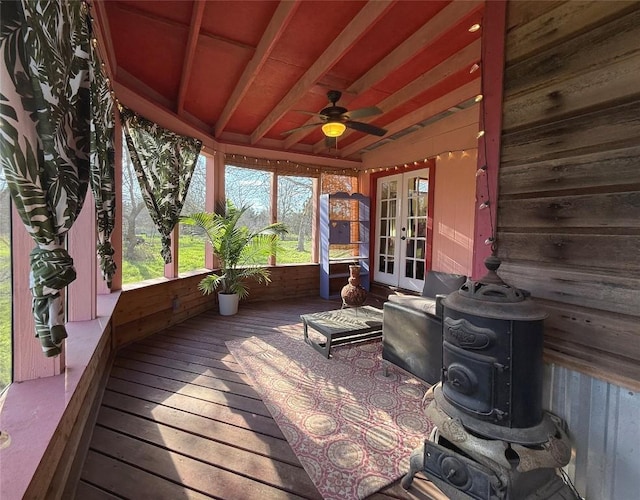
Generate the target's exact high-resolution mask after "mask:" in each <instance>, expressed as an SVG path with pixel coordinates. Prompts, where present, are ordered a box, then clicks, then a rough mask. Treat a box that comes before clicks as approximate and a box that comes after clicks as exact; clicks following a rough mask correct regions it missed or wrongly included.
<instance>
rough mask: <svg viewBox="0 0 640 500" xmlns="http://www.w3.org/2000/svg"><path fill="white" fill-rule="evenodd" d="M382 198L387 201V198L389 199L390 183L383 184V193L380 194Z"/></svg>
mask: <svg viewBox="0 0 640 500" xmlns="http://www.w3.org/2000/svg"><path fill="white" fill-rule="evenodd" d="M380 198H381V199H383V200H386V199H387V198H389V183H388V182H383V183H382V193H381V194H380Z"/></svg>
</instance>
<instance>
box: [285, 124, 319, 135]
mask: <svg viewBox="0 0 640 500" xmlns="http://www.w3.org/2000/svg"><path fill="white" fill-rule="evenodd" d="M318 125H324V123H322V122H318V123H307V124H306V125H302V126H301V127H296V128H292V129H291V130H285V131H284V132H282V133H281V134H280V135H289V134H293V133H294V132H297V131H298V130H304V129H305V128H310V127H317V126H318Z"/></svg>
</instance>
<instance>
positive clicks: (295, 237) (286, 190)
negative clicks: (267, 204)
mask: <svg viewBox="0 0 640 500" xmlns="http://www.w3.org/2000/svg"><path fill="white" fill-rule="evenodd" d="M312 219H313V179H312V178H311V177H297V176H289V175H282V176H279V177H278V221H279V222H283V223H284V224H286V226H287V228H288V229H289V234H288V235H287V236H286V237H284V238H283V241H282V242H281V245H280V246H281V248H282V250H281V251H280V252H278V263H279V264H293V263H301V262H311V244H312V234H311V227H312V222H313V220H312Z"/></svg>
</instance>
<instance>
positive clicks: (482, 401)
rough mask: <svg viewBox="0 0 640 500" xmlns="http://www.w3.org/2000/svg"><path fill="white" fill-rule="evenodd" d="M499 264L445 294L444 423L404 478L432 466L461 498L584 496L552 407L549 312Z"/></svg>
mask: <svg viewBox="0 0 640 500" xmlns="http://www.w3.org/2000/svg"><path fill="white" fill-rule="evenodd" d="M485 265H486V267H487V269H488V270H489V272H488V273H487V275H486V276H485V277H484V278H482V279H481V280H478V281H472V280H468V281H467V282H466V283H465V284H464V285H463V286H462V287H461V288H460V289H459V290H458V291H457V292H454V293H451V294H449V295H448V296H447V297H446V298H445V299H444V301H443V304H444V314H443V323H442V325H443V326H442V329H443V332H442V336H443V342H442V361H443V368H442V378H441V381H440V383H439V384H437V385H436V386H434V387H433V388H432V391H431V395H432V397H433V400H432V401H431V403H430V404H429V406H428V407H427V408H426V410H425V413H426V415H427V416H428V417H429V418H430V419H431V420H432V422H433V423H434V426H435V427H434V431H433V432H432V434H431V436H429V438H428V439H426V440H425V442H424V445H423V446H421V447H420V448H418V449H417V450H415V451H414V452H413V453H412V455H411V467H410V470H409V473H408V474H407V475H406V476H405V478H404V479H403V481H402V486H403V487H405V488H409V487H410V485H411V483H412V481H413V477H414V475H415V474H416V473H417V472H422V473H424V474H425V475H426V476H427V477H428V478H429V479H430V480H431V481H432V482H433V483H434V484H435V485H436V486H438V487H439V488H440V489H441V490H442V491H443V492H444V493H445V494H447V495H448V496H449V498H452V499H456V500H457V499H460V500H467V499H477V500H502V499H513V500H521V499H527V500H533V499H543V498H544V499H569V498H575V495H574V494H573V491H572V489H571V488H570V487H569V486H568V485H566V484H565V483H564V481H563V480H562V478H561V477H560V476H559V475H558V473H557V469H558V468H560V467H563V466H565V465H566V464H567V463H569V459H570V457H571V446H570V443H569V440H568V438H567V435H566V433H565V430H564V422H562V421H561V420H560V419H559V418H557V417H555V416H553V415H551V414H550V413H547V412H545V411H543V410H542V377H543V359H542V347H543V333H544V326H543V323H544V318H545V317H546V314H545V313H544V312H543V311H542V309H540V308H539V307H538V306H537V305H536V304H535V303H534V302H533V300H532V299H531V298H529V297H528V294H526V293H525V292H523V291H522V290H519V289H517V288H513V287H511V286H509V285H507V284H505V283H504V282H503V281H502V279H500V277H499V276H498V275H497V274H496V271H497V269H498V267H499V266H500V260H499V259H498V258H496V257H489V258H488V259H487V261H486V262H485Z"/></svg>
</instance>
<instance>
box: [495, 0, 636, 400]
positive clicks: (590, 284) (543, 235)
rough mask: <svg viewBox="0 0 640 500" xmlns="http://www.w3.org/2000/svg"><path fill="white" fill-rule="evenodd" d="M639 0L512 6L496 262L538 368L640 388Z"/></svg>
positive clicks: (508, 35) (510, 9)
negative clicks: (520, 300)
mask: <svg viewBox="0 0 640 500" xmlns="http://www.w3.org/2000/svg"><path fill="white" fill-rule="evenodd" d="M639 21H640V2H553V3H551V2H509V8H508V21H507V24H508V32H507V38H506V47H507V48H506V53H507V61H506V65H505V82H504V85H505V101H504V120H503V136H502V158H501V165H500V171H499V190H498V192H499V200H498V203H497V210H498V256H499V257H500V258H501V259H502V260H503V265H502V267H501V269H500V273H501V276H502V277H503V279H505V281H507V282H508V283H509V284H513V285H514V286H518V287H520V288H524V289H527V290H529V291H530V292H531V293H532V295H533V296H534V297H535V298H538V299H540V302H541V304H542V305H543V307H544V308H545V309H546V310H547V312H548V314H549V317H548V319H547V320H546V322H545V347H546V359H547V360H548V361H553V362H557V363H560V364H562V365H563V366H568V367H571V368H572V369H578V370H580V371H582V372H584V373H588V374H590V375H593V376H596V377H598V378H600V379H603V380H607V381H610V382H614V383H616V384H622V385H623V386H625V387H629V388H633V389H636V390H637V389H639V388H640V349H639V348H638V345H640V167H639V165H640V163H639V161H640V86H639V85H638V83H637V75H638V73H639V71H640V22H639Z"/></svg>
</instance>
